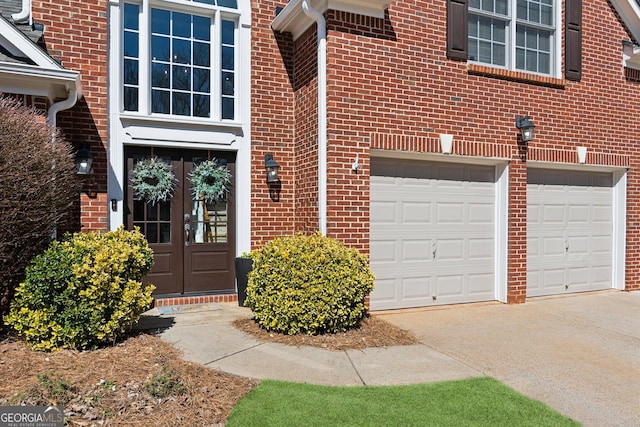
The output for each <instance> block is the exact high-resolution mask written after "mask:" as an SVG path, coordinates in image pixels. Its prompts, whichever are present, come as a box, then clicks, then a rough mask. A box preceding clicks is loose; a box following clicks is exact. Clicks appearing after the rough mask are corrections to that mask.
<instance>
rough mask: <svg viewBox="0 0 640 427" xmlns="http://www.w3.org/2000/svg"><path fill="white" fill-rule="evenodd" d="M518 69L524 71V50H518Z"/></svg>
mask: <svg viewBox="0 0 640 427" xmlns="http://www.w3.org/2000/svg"><path fill="white" fill-rule="evenodd" d="M516 68H517V69H518V70H524V49H516Z"/></svg>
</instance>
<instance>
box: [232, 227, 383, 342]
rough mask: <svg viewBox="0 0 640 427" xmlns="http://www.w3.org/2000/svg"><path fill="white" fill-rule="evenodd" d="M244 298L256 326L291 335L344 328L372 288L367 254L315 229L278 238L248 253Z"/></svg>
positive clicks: (359, 314)
mask: <svg viewBox="0 0 640 427" xmlns="http://www.w3.org/2000/svg"><path fill="white" fill-rule="evenodd" d="M251 258H252V259H253V271H252V272H251V273H249V283H248V285H247V299H246V301H245V306H247V307H250V308H251V309H252V310H253V312H254V314H255V318H256V320H257V322H258V323H259V324H260V325H262V327H264V328H266V329H268V330H273V331H277V332H282V333H285V334H289V335H293V334H297V333H306V334H309V335H317V334H321V333H335V332H341V331H346V330H347V329H350V328H353V327H355V326H357V325H359V323H360V321H361V320H362V318H363V317H364V315H365V314H366V306H365V298H366V296H367V295H368V294H369V293H370V292H371V291H372V290H373V280H374V277H373V274H372V273H371V270H370V269H369V263H368V261H367V257H366V256H364V255H362V254H361V253H359V252H358V251H357V250H355V249H350V248H347V247H346V246H344V245H343V244H342V243H341V242H339V241H337V240H335V239H331V238H329V237H323V236H322V235H321V234H320V233H318V232H316V233H315V234H313V235H310V236H304V235H302V234H297V235H295V236H290V237H281V238H278V239H275V240H273V241H271V242H270V243H268V244H266V245H265V246H264V247H262V248H261V249H257V250H255V251H253V252H252V253H251Z"/></svg>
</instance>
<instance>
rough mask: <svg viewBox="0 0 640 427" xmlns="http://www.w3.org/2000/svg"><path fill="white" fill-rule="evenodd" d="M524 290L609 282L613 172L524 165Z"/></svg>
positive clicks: (555, 290) (551, 291)
mask: <svg viewBox="0 0 640 427" xmlns="http://www.w3.org/2000/svg"><path fill="white" fill-rule="evenodd" d="M527 206H528V207H527V296H541V295H555V294H563V293H570V292H584V291H593V290H601V289H608V288H611V286H612V283H611V280H612V273H611V272H612V249H613V176H612V174H610V173H594V172H578V171H560V170H549V169H529V172H528V175H527Z"/></svg>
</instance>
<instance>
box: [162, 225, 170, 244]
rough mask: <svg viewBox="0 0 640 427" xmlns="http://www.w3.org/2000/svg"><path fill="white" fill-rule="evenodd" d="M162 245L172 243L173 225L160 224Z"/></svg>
mask: <svg viewBox="0 0 640 427" xmlns="http://www.w3.org/2000/svg"><path fill="white" fill-rule="evenodd" d="M160 243H171V224H160Z"/></svg>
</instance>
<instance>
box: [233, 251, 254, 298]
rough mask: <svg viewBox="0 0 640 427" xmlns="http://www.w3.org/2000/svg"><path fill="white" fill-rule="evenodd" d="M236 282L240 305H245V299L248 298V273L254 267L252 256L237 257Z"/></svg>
mask: <svg viewBox="0 0 640 427" xmlns="http://www.w3.org/2000/svg"><path fill="white" fill-rule="evenodd" d="M235 264H236V284H237V286H238V305H239V306H240V307H244V300H245V299H246V298H247V282H248V280H249V279H248V277H247V275H248V274H249V272H250V271H251V269H252V268H253V260H252V259H251V258H236V259H235Z"/></svg>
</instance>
